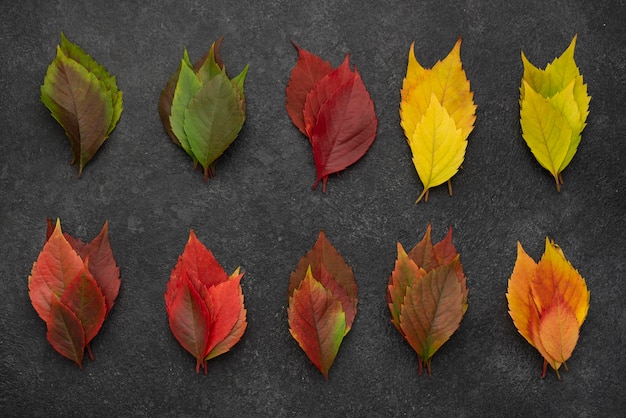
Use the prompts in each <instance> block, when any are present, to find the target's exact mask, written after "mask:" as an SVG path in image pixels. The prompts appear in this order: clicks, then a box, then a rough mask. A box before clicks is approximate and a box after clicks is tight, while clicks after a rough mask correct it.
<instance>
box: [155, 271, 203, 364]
mask: <svg viewBox="0 0 626 418" xmlns="http://www.w3.org/2000/svg"><path fill="white" fill-rule="evenodd" d="M168 290H169V289H168ZM166 309H167V314H168V316H169V323H170V328H171V329H172V333H173V334H174V337H176V339H177V340H178V342H179V343H180V345H182V346H183V348H184V349H185V350H187V351H189V352H190V353H191V354H192V355H193V356H194V357H195V358H196V372H198V371H200V365H202V367H204V373H205V374H206V372H207V365H206V361H205V360H204V357H205V356H206V354H207V347H208V341H209V332H210V330H211V323H210V315H209V310H208V309H207V307H206V305H205V303H204V301H203V300H202V298H201V297H200V295H199V294H198V292H197V291H196V289H195V288H194V286H193V285H192V284H191V282H190V281H189V279H188V278H187V276H186V272H185V271H184V270H182V277H181V279H180V280H179V281H178V286H177V289H176V292H175V293H174V294H173V295H172V296H171V303H170V304H169V305H168V304H166Z"/></svg>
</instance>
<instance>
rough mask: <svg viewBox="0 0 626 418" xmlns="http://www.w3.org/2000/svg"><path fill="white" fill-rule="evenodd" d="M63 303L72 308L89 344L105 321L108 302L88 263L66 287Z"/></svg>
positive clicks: (86, 343) (86, 342)
mask: <svg viewBox="0 0 626 418" xmlns="http://www.w3.org/2000/svg"><path fill="white" fill-rule="evenodd" d="M61 303H62V304H64V305H65V306H67V307H68V308H70V309H71V310H72V312H74V314H75V315H76V317H77V318H78V320H79V321H80V323H81V324H82V327H83V330H84V335H85V336H84V338H85V345H88V344H89V343H90V342H91V340H92V339H93V338H94V337H95V336H96V334H98V331H100V327H101V326H102V323H103V322H104V317H105V315H106V303H105V299H104V295H103V294H102V292H101V291H100V288H99V287H98V283H97V282H96V280H95V279H94V278H93V276H92V275H91V274H90V273H89V269H88V266H87V263H85V267H84V269H83V270H82V271H81V272H80V273H78V275H77V276H76V277H75V278H74V280H72V282H71V283H70V284H69V286H68V287H67V289H65V292H64V293H63V296H62V297H61Z"/></svg>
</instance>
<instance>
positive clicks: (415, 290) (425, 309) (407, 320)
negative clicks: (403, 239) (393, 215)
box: [387, 225, 468, 375]
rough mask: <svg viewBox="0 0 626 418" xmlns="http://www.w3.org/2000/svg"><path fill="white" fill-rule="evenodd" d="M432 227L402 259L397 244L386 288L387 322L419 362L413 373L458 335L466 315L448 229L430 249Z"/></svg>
mask: <svg viewBox="0 0 626 418" xmlns="http://www.w3.org/2000/svg"><path fill="white" fill-rule="evenodd" d="M430 230H431V226H430V225H428V229H427V230H426V233H425V234H424V237H423V238H422V240H421V241H420V242H419V243H418V244H417V245H416V246H415V247H414V248H413V249H412V250H411V251H410V252H409V253H408V254H407V253H406V252H405V251H404V248H403V247H402V244H400V243H398V259H397V260H396V265H395V268H394V271H393V273H392V274H391V276H390V277H389V284H388V286H387V302H388V304H389V310H390V311H391V322H392V323H393V325H394V326H395V327H396V329H397V330H398V331H400V333H401V334H402V336H403V337H404V338H405V339H406V340H407V341H408V343H409V344H410V345H411V347H413V349H414V350H415V352H416V353H417V356H418V371H419V374H421V373H422V370H423V368H422V367H423V366H422V365H425V366H426V368H427V370H428V374H429V375H430V374H431V367H430V362H431V359H432V356H433V355H434V354H435V352H437V350H438V349H439V348H440V347H441V346H442V345H443V344H444V343H445V342H446V341H448V339H449V338H450V337H451V336H452V334H453V333H454V332H455V331H456V330H457V328H458V327H459V325H460V323H461V319H463V315H464V314H465V311H466V310H467V294H468V289H467V285H466V281H467V280H466V278H465V275H464V273H463V267H462V266H461V261H460V259H459V254H458V253H457V251H456V249H455V247H454V245H453V244H452V228H450V229H449V230H448V234H447V235H446V237H445V238H444V239H443V240H442V241H440V242H438V243H436V244H435V245H433V244H432V241H431V237H430Z"/></svg>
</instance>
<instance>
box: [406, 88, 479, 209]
mask: <svg viewBox="0 0 626 418" xmlns="http://www.w3.org/2000/svg"><path fill="white" fill-rule="evenodd" d="M409 146H410V147H411V152H412V153H413V164H414V165H415V169H416V170H417V174H418V175H419V177H420V180H421V181H422V184H423V185H424V191H422V193H421V194H420V196H419V197H418V198H417V201H416V202H415V203H417V202H419V201H420V200H421V199H422V198H423V197H425V196H426V199H425V200H427V199H428V197H427V193H428V190H429V189H430V188H431V187H435V186H438V185H440V184H442V183H445V182H446V181H448V180H449V179H450V178H452V176H454V175H455V174H456V173H457V171H458V170H459V167H460V166H461V163H463V159H464V158H465V149H466V148H467V140H466V139H465V138H464V134H463V130H462V129H457V127H456V125H455V123H454V119H453V118H452V117H451V116H450V115H449V114H448V112H447V111H446V109H445V108H444V107H443V106H442V105H441V104H439V101H438V100H437V99H436V97H435V94H434V93H433V94H432V96H431V100H430V105H429V106H428V109H427V110H426V113H425V114H424V116H423V118H422V120H421V122H420V123H419V124H418V125H417V127H416V128H415V132H414V133H413V137H411V139H410V140H409Z"/></svg>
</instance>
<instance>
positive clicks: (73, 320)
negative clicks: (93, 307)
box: [46, 298, 85, 368]
mask: <svg viewBox="0 0 626 418" xmlns="http://www.w3.org/2000/svg"><path fill="white" fill-rule="evenodd" d="M46 324H47V326H48V332H47V334H46V337H47V338H48V341H49V342H50V345H52V347H53V348H54V349H55V350H56V351H57V352H59V353H60V354H61V355H62V356H63V357H66V358H68V359H70V360H72V361H73V362H74V363H76V364H78V366H79V367H80V368H82V363H83V356H84V355H85V332H84V331H83V326H82V324H81V323H80V320H79V319H78V317H77V316H76V314H75V313H74V312H72V310H71V309H70V308H68V307H67V306H65V305H64V304H63V303H61V302H60V301H59V300H58V299H56V298H53V299H52V302H51V304H50V314H49V316H48V319H47V320H46Z"/></svg>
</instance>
